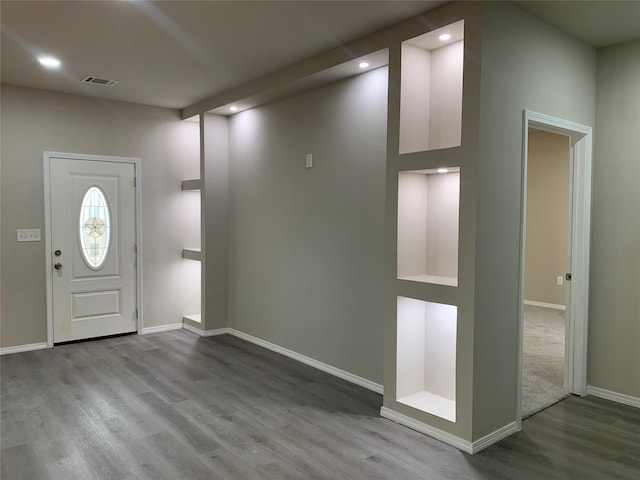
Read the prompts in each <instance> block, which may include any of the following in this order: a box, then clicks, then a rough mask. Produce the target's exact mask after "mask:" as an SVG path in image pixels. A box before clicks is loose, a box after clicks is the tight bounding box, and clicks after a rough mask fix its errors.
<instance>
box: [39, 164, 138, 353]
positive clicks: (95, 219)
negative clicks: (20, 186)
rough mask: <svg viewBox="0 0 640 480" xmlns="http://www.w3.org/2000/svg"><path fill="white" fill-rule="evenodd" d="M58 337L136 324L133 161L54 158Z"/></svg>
mask: <svg viewBox="0 0 640 480" xmlns="http://www.w3.org/2000/svg"><path fill="white" fill-rule="evenodd" d="M50 180H51V184H50V191H51V259H52V262H51V266H50V268H51V275H52V301H53V341H54V342H66V341H69V340H78V339H84V338H93V337H101V336H105V335H114V334H119V333H127V332H133V331H135V330H137V320H136V314H137V312H136V303H137V301H136V208H135V206H136V200H135V199H136V194H135V166H134V165H133V164H132V163H120V162H111V161H110V162H106V161H93V160H81V159H67V158H51V164H50Z"/></svg>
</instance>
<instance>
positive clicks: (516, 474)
mask: <svg viewBox="0 0 640 480" xmlns="http://www.w3.org/2000/svg"><path fill="white" fill-rule="evenodd" d="M0 362H1V364H0V403H1V405H0V407H1V408H0V412H1V413H0V475H1V478H2V479H3V480H5V479H9V480H34V479H43V480H51V479H54V480H58V479H64V480H73V479H82V480H109V479H113V480H133V479H135V480H180V479H190V480H191V479H206V480H211V479H215V480H218V479H219V480H226V479H230V480H251V479H260V480H302V479H304V480H308V479H332V480H333V479H340V480H349V479H354V480H365V479H366V480H405V479H406V480H423V479H433V480H439V479H460V480H478V479H483V480H485V479H486V480H513V479H517V480H529V479H531V480H539V479H541V478H543V479H544V480H556V479H557V480H565V479H573V478H580V479H586V480H591V479H593V480H601V479H605V478H606V479H608V478H612V479H613V478H616V479H622V480H638V478H640V410H639V409H637V408H632V407H627V406H624V405H619V404H615V403H613V402H609V401H606V400H602V399H598V398H593V397H587V398H578V397H570V398H568V399H566V400H564V401H562V402H560V403H558V404H557V405H554V406H552V407H550V408H549V409H547V410H544V411H543V412H541V413H539V414H537V415H535V416H533V417H531V418H530V419H527V420H526V421H524V422H523V430H522V431H521V432H519V433H517V434H515V435H512V436H510V437H509V438H507V439H505V440H503V441H502V442H500V443H498V444H496V445H494V446H492V447H490V448H488V449H486V450H484V451H482V452H480V453H479V454H477V455H475V456H470V455H467V454H464V453H462V452H460V451H458V450H456V449H455V448H453V447H450V446H448V445H445V444H443V443H441V442H438V441H437V440H434V439H432V438H430V437H427V436H425V435H422V434H419V433H417V432H414V431H412V430H409V429H406V428H404V427H402V426H400V425H398V424H395V423H393V422H391V421H389V420H386V419H383V418H381V417H380V415H379V409H380V405H381V402H382V397H381V396H380V395H378V394H375V393H373V392H371V391H368V390H365V389H363V388H361V387H358V386H356V385H353V384H350V383H348V382H345V381H343V380H341V379H338V378H336V377H333V376H331V375H329V374H327V373H325V372H321V371H318V370H315V369H313V368H311V367H308V366H306V365H303V364H301V363H299V362H296V361H295V360H292V359H290V358H287V357H284V356H281V355H278V354H276V353H274V352H271V351H268V350H265V349H263V348H261V347H259V346H257V345H253V344H250V343H247V342H245V341H243V340H240V339H238V338H235V337H230V336H226V335H223V336H219V337H210V338H202V337H197V336H195V335H192V334H190V333H188V332H185V331H182V330H179V331H170V332H163V333H159V334H152V335H145V336H137V335H131V336H124V337H117V338H110V339H104V340H96V341H91V342H82V343H76V344H68V345H61V346H56V347H55V348H53V349H48V350H40V351H33V352H25V353H20V354H14V355H7V356H3V357H2V358H1V359H0Z"/></svg>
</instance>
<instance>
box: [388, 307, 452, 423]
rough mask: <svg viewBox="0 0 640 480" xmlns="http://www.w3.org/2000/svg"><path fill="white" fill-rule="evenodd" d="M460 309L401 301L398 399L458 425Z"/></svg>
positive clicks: (398, 347) (398, 333) (398, 337)
mask: <svg viewBox="0 0 640 480" xmlns="http://www.w3.org/2000/svg"><path fill="white" fill-rule="evenodd" d="M457 314H458V308H457V307H455V306H453V305H445V304H442V303H433V302H425V301H423V300H416V299H413V298H408V297H398V323H397V325H398V327H397V328H398V331H397V342H398V343H397V364H396V365H397V372H396V396H397V401H398V402H399V403H403V404H405V405H408V406H410V407H413V408H416V409H418V410H422V411H424V412H427V413H430V414H432V415H435V416H438V417H440V418H444V419H445V420H449V421H451V422H455V421H456V336H457Z"/></svg>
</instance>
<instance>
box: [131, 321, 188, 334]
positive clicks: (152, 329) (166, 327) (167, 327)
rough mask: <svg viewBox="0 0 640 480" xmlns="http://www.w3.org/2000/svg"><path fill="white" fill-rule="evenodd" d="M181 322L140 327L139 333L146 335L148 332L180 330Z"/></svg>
mask: <svg viewBox="0 0 640 480" xmlns="http://www.w3.org/2000/svg"><path fill="white" fill-rule="evenodd" d="M181 328H182V323H171V324H169V325H158V326H157V327H145V328H143V329H142V333H141V334H140V335H147V334H149V333H160V332H168V331H169V330H180V329H181Z"/></svg>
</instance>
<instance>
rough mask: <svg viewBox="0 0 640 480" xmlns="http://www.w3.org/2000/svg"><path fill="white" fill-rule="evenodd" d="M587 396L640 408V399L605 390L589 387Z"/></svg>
mask: <svg viewBox="0 0 640 480" xmlns="http://www.w3.org/2000/svg"><path fill="white" fill-rule="evenodd" d="M587 395H593V396H594V397H599V398H604V399H605V400H611V401H612V402H617V403H622V404H623V405H629V406H630V407H636V408H640V398H638V397H632V396H631V395H625V394H624V393H618V392H612V391H611V390H605V389H604V388H598V387H592V386H591V385H587Z"/></svg>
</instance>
